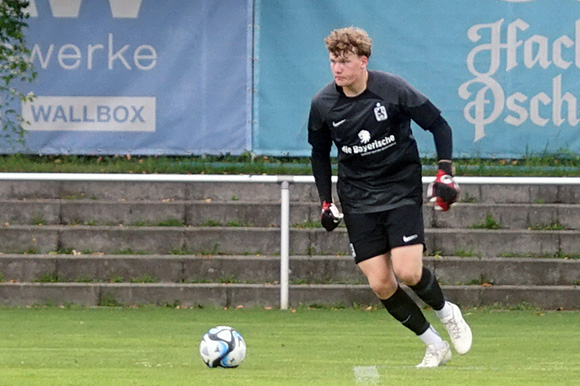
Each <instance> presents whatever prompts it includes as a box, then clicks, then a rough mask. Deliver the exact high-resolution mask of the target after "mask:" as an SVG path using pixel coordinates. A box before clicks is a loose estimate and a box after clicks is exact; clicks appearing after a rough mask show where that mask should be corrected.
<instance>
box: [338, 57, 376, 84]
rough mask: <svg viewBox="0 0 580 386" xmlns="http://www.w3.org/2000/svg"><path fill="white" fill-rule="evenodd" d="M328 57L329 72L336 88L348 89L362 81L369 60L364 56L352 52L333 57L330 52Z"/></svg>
mask: <svg viewBox="0 0 580 386" xmlns="http://www.w3.org/2000/svg"><path fill="white" fill-rule="evenodd" d="M329 57H330V70H331V71H332V75H333V76H334V81H335V82H336V85H337V86H340V87H347V88H349V87H353V86H354V85H356V84H357V83H360V82H361V81H364V79H365V75H366V69H367V63H368V60H369V59H368V58H367V57H366V56H359V55H357V54H355V53H353V52H347V53H342V54H341V55H335V54H333V53H332V52H331V53H330V54H329Z"/></svg>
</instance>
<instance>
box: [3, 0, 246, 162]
mask: <svg viewBox="0 0 580 386" xmlns="http://www.w3.org/2000/svg"><path fill="white" fill-rule="evenodd" d="M28 12H29V14H30V18H29V19H28V23H29V28H28V30H27V40H28V44H29V46H30V48H31V51H32V55H31V60H32V62H33V63H34V66H35V69H36V71H37V72H38V78H37V80H36V81H35V82H34V83H32V84H31V85H24V86H23V87H29V88H30V91H32V92H34V94H35V95H36V99H35V100H34V101H33V102H32V103H26V104H22V106H19V108H20V109H21V113H22V116H23V117H24V118H25V119H26V120H27V121H28V122H29V124H28V125H27V126H26V130H27V135H26V136H25V140H26V143H25V145H24V146H22V147H19V146H16V147H14V146H13V145H9V144H7V143H4V144H0V150H1V151H3V152H14V151H23V152H26V153H41V154H150V155H154V154H172V155H187V154H207V153H211V154H219V153H233V154H239V153H241V152H243V151H246V150H248V149H249V148H250V147H251V108H250V106H251V98H252V95H251V89H250V86H251V81H252V80H251V58H250V57H249V56H248V52H251V49H252V28H251V24H252V18H253V16H252V1H251V0H248V1H246V0H220V1H205V0H187V1H183V0H163V1H156V0H32V1H30V5H29V7H28ZM26 91H28V90H26Z"/></svg>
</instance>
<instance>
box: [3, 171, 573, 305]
mask: <svg viewBox="0 0 580 386" xmlns="http://www.w3.org/2000/svg"><path fill="white" fill-rule="evenodd" d="M434 178H435V177H423V183H430V182H432V181H433V180H434ZM336 180H337V177H336V176H334V177H333V182H334V183H336ZM455 180H456V181H457V183H458V184H459V185H475V184H486V185H526V184H528V185H580V177H456V178H455ZM0 181H103V182H104V181H110V182H122V181H134V182H244V183H245V182H247V183H276V184H280V215H281V216H280V308H281V309H282V310H287V309H288V300H289V272H290V270H289V266H290V252H289V245H290V224H289V221H290V189H289V187H290V184H301V183H307V184H311V183H314V177H313V176H263V175H212V174H195V175H192V174H102V173H0Z"/></svg>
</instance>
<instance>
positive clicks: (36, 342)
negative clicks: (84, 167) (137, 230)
mask: <svg viewBox="0 0 580 386" xmlns="http://www.w3.org/2000/svg"><path fill="white" fill-rule="evenodd" d="M464 315H465V318H466V319H467V321H468V322H469V324H470V325H471V327H472V329H473V332H474V343H473V348H472V350H471V352H470V353H468V354H467V355H465V356H459V355H457V354H454V356H453V359H452V360H451V361H450V362H449V363H448V364H447V365H445V366H443V367H441V368H436V369H421V370H418V369H415V367H414V365H415V364H417V363H419V362H420V361H421V359H422V357H423V353H424V346H423V344H422V343H421V342H420V341H419V340H418V339H417V338H416V337H414V336H413V335H412V334H411V333H410V332H409V331H408V330H406V329H405V328H404V327H402V326H401V325H399V324H398V323H396V322H395V321H394V320H393V319H392V318H391V317H390V316H389V315H388V314H387V313H386V311H384V310H380V309H379V310H372V311H364V310H359V309H338V310H332V309H315V310H310V309H303V308H299V309H298V310H296V311H294V312H291V311H279V310H269V311H268V310H262V309H240V310H221V309H170V308H138V309H129V308H98V309H89V308H70V309H66V308H51V307H48V308H43V307H39V308H28V309H25V308H2V309H0V332H1V335H0V384H2V385H43V386H44V385H60V386H62V385H200V386H206V385H212V386H221V385H224V386H226V385H227V386H229V385H268V386H274V385H292V386H296V385H300V386H302V385H332V386H340V385H396V384H409V385H470V386H471V385H497V384H503V385H510V386H511V385H577V384H578V379H580V360H579V359H580V351H579V350H580V327H579V326H580V312H544V311H536V310H518V311H515V310H512V311H500V310H493V309H485V310H473V309H471V310H465V311H464ZM427 317H428V318H429V319H430V320H431V321H433V324H434V326H435V327H436V328H437V329H438V330H439V331H440V332H441V333H442V335H444V336H445V337H447V335H446V334H445V331H444V330H443V328H442V326H441V325H440V324H439V322H437V321H436V318H435V316H434V314H433V313H432V312H431V311H427ZM216 325H231V326H233V327H234V328H236V329H238V330H239V331H240V332H241V333H242V335H243V336H244V338H245V340H246V343H247V346H248V355H247V357H246V360H245V361H244V363H242V365H241V366H240V367H239V368H237V369H209V368H207V367H206V366H205V364H203V362H202V361H201V359H200V357H199V354H198V345H199V341H200V339H201V337H202V335H203V333H204V332H206V331H207V330H208V329H209V328H210V327H213V326H216Z"/></svg>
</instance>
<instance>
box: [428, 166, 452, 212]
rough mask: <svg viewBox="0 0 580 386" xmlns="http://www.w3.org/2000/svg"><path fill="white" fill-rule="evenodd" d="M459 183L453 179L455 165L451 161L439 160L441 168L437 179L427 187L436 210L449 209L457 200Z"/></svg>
mask: <svg viewBox="0 0 580 386" xmlns="http://www.w3.org/2000/svg"><path fill="white" fill-rule="evenodd" d="M458 196H459V185H458V184H457V183H456V182H455V181H454V180H453V166H452V164H451V161H441V162H439V170H437V175H436V176H435V181H433V182H432V183H430V184H429V187H428V188H427V197H428V198H429V201H431V202H433V203H434V204H435V210H441V211H443V212H445V211H448V210H449V208H450V207H451V205H453V204H454V203H455V202H456V201H457V197H458Z"/></svg>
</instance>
